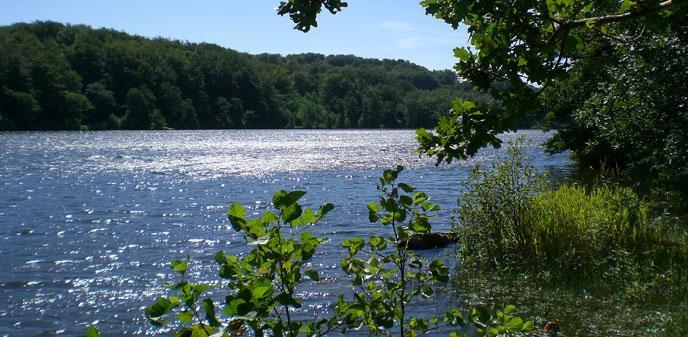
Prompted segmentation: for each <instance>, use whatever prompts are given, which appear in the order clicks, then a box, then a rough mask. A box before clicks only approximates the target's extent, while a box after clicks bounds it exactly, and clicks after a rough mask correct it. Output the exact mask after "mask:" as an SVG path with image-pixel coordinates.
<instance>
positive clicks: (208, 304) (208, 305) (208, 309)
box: [201, 298, 221, 327]
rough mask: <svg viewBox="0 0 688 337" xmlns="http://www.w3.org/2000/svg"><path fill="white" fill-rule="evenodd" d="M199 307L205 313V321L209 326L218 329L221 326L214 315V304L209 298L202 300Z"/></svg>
mask: <svg viewBox="0 0 688 337" xmlns="http://www.w3.org/2000/svg"><path fill="white" fill-rule="evenodd" d="M201 307H203V310H204V311H205V319H206V320H207V321H208V324H209V325H210V326H212V327H218V326H220V325H221V324H220V322H219V321H218V320H217V317H216V315H215V304H214V303H213V300H211V299H209V298H206V299H204V300H203V302H202V303H201Z"/></svg>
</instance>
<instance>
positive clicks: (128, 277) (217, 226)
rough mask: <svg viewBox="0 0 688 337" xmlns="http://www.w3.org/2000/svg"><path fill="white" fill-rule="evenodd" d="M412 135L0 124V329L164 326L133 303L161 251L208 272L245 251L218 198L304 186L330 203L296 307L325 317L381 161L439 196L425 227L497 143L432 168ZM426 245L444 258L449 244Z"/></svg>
mask: <svg viewBox="0 0 688 337" xmlns="http://www.w3.org/2000/svg"><path fill="white" fill-rule="evenodd" d="M519 134H523V135H525V136H526V137H527V138H528V139H530V140H531V141H532V144H531V145H530V146H529V147H528V150H527V153H528V155H529V156H530V157H532V158H533V160H534V163H535V165H536V166H538V167H540V168H543V169H546V170H548V171H552V172H554V173H556V174H566V173H567V172H568V171H569V170H570V169H571V163H570V161H569V160H568V157H567V155H566V154H560V155H555V156H549V155H546V154H544V153H543V151H542V148H541V147H540V146H539V145H538V144H540V143H541V142H542V141H544V140H545V139H546V137H547V134H545V133H542V132H539V131H521V132H519ZM515 136H516V135H515V134H508V135H504V136H503V137H504V138H505V139H512V138H514V137H515ZM415 147H416V143H415V140H414V133H413V131H407V130H404V131H348V130H347V131H303V130H300V131H293V130H292V131H150V132H148V131H146V132H56V133H0V256H2V259H3V261H2V264H0V266H1V267H0V335H4V336H19V335H21V336H53V335H64V336H74V335H77V334H78V333H82V332H83V331H84V330H85V328H86V327H87V326H89V325H97V326H98V327H99V328H100V329H101V330H102V331H103V332H104V334H105V335H107V336H143V335H153V334H160V333H164V330H162V331H161V330H156V329H153V328H151V327H150V326H149V325H147V323H146V322H145V319H144V318H143V310H142V308H143V307H145V305H147V304H149V303H151V302H152V301H153V300H154V299H155V298H156V297H157V296H158V295H160V294H163V293H165V290H164V288H163V287H162V286H161V285H162V283H163V282H164V281H165V280H169V278H170V277H172V276H173V275H172V273H170V270H169V268H168V267H167V265H168V262H169V261H170V260H171V259H174V258H183V257H185V256H186V255H190V256H191V258H192V260H193V261H194V262H193V263H192V268H191V272H192V276H191V278H194V277H195V278H199V279H215V278H214V277H213V276H214V275H215V274H216V272H217V270H216V264H215V263H214V262H213V261H212V257H213V256H214V254H215V252H217V251H218V250H225V251H227V252H230V253H238V252H242V251H245V250H246V247H245V245H244V243H243V241H242V240H241V237H240V236H239V235H237V234H236V233H234V232H233V230H232V229H231V226H230V225H229V223H228V221H227V219H226V216H225V209H226V207H227V206H228V205H229V204H231V203H232V202H234V201H239V202H242V203H243V204H244V205H246V206H247V207H248V208H249V209H250V211H252V212H254V213H255V214H257V213H258V212H259V211H260V210H261V209H264V208H267V207H269V206H270V204H269V203H270V200H271V197H272V193H273V192H274V191H276V190H278V189H302V190H306V191H308V194H307V195H306V196H305V197H304V198H303V199H302V200H303V203H304V204H306V205H308V206H311V207H317V206H319V205H320V204H322V203H324V202H332V203H334V204H335V205H336V209H335V210H334V211H333V212H331V213H330V214H329V215H328V217H327V219H326V221H324V222H323V223H322V224H320V225H318V226H317V227H315V228H314V231H315V234H316V235H318V236H322V237H325V238H327V239H329V241H328V242H327V243H326V244H325V245H324V246H323V247H322V249H320V251H319V252H318V254H317V256H316V257H315V258H314V264H315V266H314V267H317V268H319V269H320V270H321V271H322V273H323V274H324V277H323V279H322V280H321V281H320V282H318V283H315V284H311V285H309V286H308V287H306V288H307V289H301V296H304V297H308V298H309V300H308V301H306V303H307V304H308V305H307V306H306V307H305V308H304V309H303V311H304V312H310V313H319V314H323V315H324V314H326V313H327V311H328V307H327V303H328V302H330V301H331V300H332V299H333V298H334V296H336V294H338V293H340V292H341V291H342V289H345V288H346V285H347V283H348V281H349V280H348V279H345V278H342V275H341V272H340V271H339V266H338V263H339V260H340V259H341V257H342V251H341V249H340V248H339V245H340V243H341V241H342V240H344V239H346V238H350V237H352V236H367V235H371V234H378V235H379V234H382V231H384V229H383V228H381V227H378V226H371V225H370V224H368V221H367V209H366V204H367V203H368V202H370V201H373V200H375V199H376V197H377V196H378V194H377V191H376V189H375V184H376V183H377V176H378V175H380V174H381V172H382V170H383V169H384V168H388V167H393V166H395V165H396V164H403V165H404V166H406V167H407V171H405V172H404V173H403V174H402V176H401V180H402V181H407V182H411V183H413V184H415V185H416V186H417V187H418V188H419V189H420V190H423V191H425V192H428V193H429V194H430V195H431V196H432V198H433V200H434V201H435V202H436V203H437V204H439V205H441V206H442V208H443V211H442V215H441V216H440V217H439V218H436V220H435V223H436V224H435V226H434V227H433V228H434V229H436V230H442V229H447V228H448V227H449V218H450V211H451V210H452V209H453V207H454V204H455V201H456V197H457V196H458V195H459V193H460V189H461V185H460V182H461V181H462V180H463V179H465V178H466V176H467V174H468V172H469V170H470V166H472V165H473V164H475V163H477V162H486V161H489V160H492V159H495V158H497V157H498V156H500V155H501V152H500V151H496V150H486V151H483V152H481V153H480V154H479V155H478V156H476V157H475V158H473V159H471V160H470V161H466V162H460V163H455V164H452V165H450V166H442V167H439V168H436V167H434V165H433V163H434V161H433V160H431V159H421V158H419V157H418V156H417V154H415V152H414V149H415ZM425 254H430V255H433V256H437V255H440V256H445V255H446V256H447V257H448V258H449V259H451V251H450V250H436V251H431V252H426V253H425ZM442 301H444V302H446V301H451V300H450V298H449V297H446V296H443V297H442ZM444 302H443V303H439V304H437V306H444V305H445V304H446V303H444ZM424 305H426V306H427V305H428V304H427V303H425V304H424ZM423 310H425V309H423Z"/></svg>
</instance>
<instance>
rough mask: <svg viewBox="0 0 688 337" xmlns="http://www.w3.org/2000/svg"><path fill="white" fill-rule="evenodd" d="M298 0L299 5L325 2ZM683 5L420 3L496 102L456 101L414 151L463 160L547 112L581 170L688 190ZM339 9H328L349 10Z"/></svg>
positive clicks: (466, 75) (687, 22)
mask: <svg viewBox="0 0 688 337" xmlns="http://www.w3.org/2000/svg"><path fill="white" fill-rule="evenodd" d="M305 2H307V3H309V4H310V7H307V8H306V7H300V10H302V11H303V10H314V13H317V12H319V11H320V7H319V6H317V5H316V4H317V3H321V4H322V5H323V6H325V7H327V8H330V7H332V3H330V2H329V1H326V0H319V1H305ZM297 3H300V1H289V4H292V5H293V6H296V4H297ZM686 3H688V2H687V1H685V0H665V1H660V0H637V1H634V0H603V1H599V0H595V1H593V0H584V1H575V0H518V1H507V0H490V1H474V0H423V1H421V2H420V5H421V6H422V7H424V8H425V12H426V14H428V15H432V16H434V17H436V18H438V19H440V20H442V21H444V22H446V23H448V24H449V25H450V26H451V27H452V28H454V29H456V28H458V27H459V25H465V26H466V27H467V30H468V33H469V34H470V47H460V48H456V49H455V50H454V54H455V56H456V58H457V63H456V65H455V67H454V70H456V72H457V73H458V76H460V78H462V79H465V80H468V81H469V82H470V83H472V84H473V85H475V88H476V89H477V91H479V92H481V93H485V94H489V95H490V96H491V97H492V98H493V99H494V100H495V101H498V102H500V104H483V103H481V102H476V101H472V100H467V99H465V98H464V97H460V98H458V99H456V100H455V101H454V102H453V103H452V109H451V111H450V113H449V114H448V115H447V116H443V117H441V118H440V119H439V121H438V124H437V126H436V128H435V130H434V132H429V131H426V130H424V129H420V130H418V140H419V143H420V148H419V151H420V152H422V153H425V154H427V155H431V156H435V157H436V159H437V164H439V163H441V162H442V161H445V160H446V161H447V162H451V160H452V159H464V158H466V157H468V156H472V155H474V154H475V153H476V152H477V151H478V150H479V149H480V148H482V147H484V146H487V145H492V146H495V147H499V146H500V143H501V141H500V140H499V138H498V137H497V136H498V134H500V133H502V132H506V131H514V130H516V129H517V128H518V126H519V121H521V120H523V118H524V117H525V116H528V115H533V114H535V115H540V114H547V115H548V116H549V120H550V122H549V126H551V127H554V128H556V129H557V133H556V135H555V137H554V138H553V139H552V140H551V141H550V142H549V144H548V147H549V149H550V150H551V151H563V150H567V149H570V150H572V151H573V153H574V154H575V155H576V158H577V159H578V160H579V163H580V164H582V165H585V166H592V167H594V168H597V169H600V168H603V167H607V168H614V169H620V170H621V171H623V172H626V173H630V174H631V175H632V176H633V177H636V178H642V179H640V180H642V181H652V182H661V183H662V184H663V185H664V186H669V187H670V188H672V189H677V190H683V191H686V190H688V185H686V184H688V174H687V172H686V171H687V168H688V147H687V146H686V145H685V144H686V143H687V142H686V140H687V139H688V136H687V132H688V109H687V104H686V101H688V89H687V88H686V83H687V82H688V81H687V79H688V77H687V74H688V68H687V66H686V65H687V64H688V58H687V55H686V48H687V42H688V6H687V5H686ZM289 4H286V3H285V2H283V3H282V6H281V7H280V8H284V7H285V6H289ZM336 4H337V5H339V7H336V8H335V9H337V10H335V11H331V12H332V13H336V12H337V11H338V10H340V9H341V7H345V6H346V3H340V2H337V3H336ZM328 6H329V7H328ZM279 14H283V13H282V12H279ZM304 18H312V16H311V15H309V14H303V15H301V16H291V19H292V20H294V21H295V22H296V23H297V27H296V28H298V29H300V30H303V31H307V30H308V28H309V27H310V26H315V25H316V23H315V21H313V20H310V19H309V20H305V19H304ZM534 111H539V112H534Z"/></svg>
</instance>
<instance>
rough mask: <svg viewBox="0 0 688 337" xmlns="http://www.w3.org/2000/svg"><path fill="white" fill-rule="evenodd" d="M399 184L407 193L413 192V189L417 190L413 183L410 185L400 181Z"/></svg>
mask: <svg viewBox="0 0 688 337" xmlns="http://www.w3.org/2000/svg"><path fill="white" fill-rule="evenodd" d="M398 186H399V188H401V189H402V190H404V192H406V193H411V192H413V191H415V190H416V188H415V187H413V186H411V185H408V184H404V183H399V185H398Z"/></svg>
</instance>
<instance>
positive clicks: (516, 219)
mask: <svg viewBox="0 0 688 337" xmlns="http://www.w3.org/2000/svg"><path fill="white" fill-rule="evenodd" d="M522 144H523V139H522V138H520V139H518V140H516V141H514V142H511V143H509V144H508V145H507V149H506V157H505V158H504V159H503V160H502V161H497V162H493V163H491V164H490V168H489V169H484V168H483V167H482V166H481V165H476V166H474V167H473V170H472V171H471V174H470V175H469V178H468V180H467V181H466V182H465V185H466V191H465V192H464V193H463V194H462V195H461V197H460V198H459V199H458V210H457V212H456V214H455V220H456V221H455V224H454V231H455V232H456V233H457V234H458V235H459V237H460V241H461V243H462V256H463V258H464V262H466V263H469V264H470V263H472V262H478V261H490V262H491V263H495V264H502V263H503V262H507V264H510V263H511V262H517V261H519V260H520V256H518V255H520V254H514V252H523V251H525V250H526V248H525V246H527V245H529V244H530V242H531V238H530V237H529V234H528V233H527V232H526V231H524V229H525V227H524V226H523V221H524V219H525V212H526V211H527V208H528V205H529V204H530V203H531V199H532V198H533V197H534V196H535V195H537V194H538V193H541V192H543V191H545V190H546V186H547V184H546V179H545V176H544V175H543V174H542V173H540V172H538V171H536V170H535V168H534V167H533V166H532V165H530V164H529V163H528V160H527V158H526V157H525V156H524V154H523V151H522V149H521V146H522ZM512 258H515V260H514V261H510V260H511V259H512Z"/></svg>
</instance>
